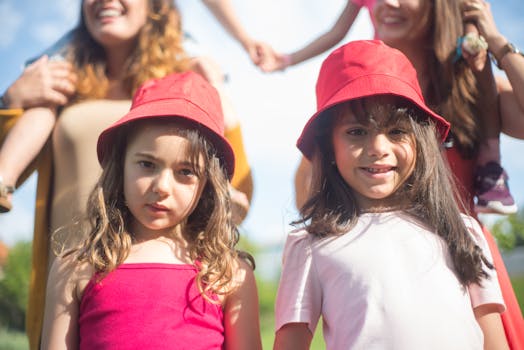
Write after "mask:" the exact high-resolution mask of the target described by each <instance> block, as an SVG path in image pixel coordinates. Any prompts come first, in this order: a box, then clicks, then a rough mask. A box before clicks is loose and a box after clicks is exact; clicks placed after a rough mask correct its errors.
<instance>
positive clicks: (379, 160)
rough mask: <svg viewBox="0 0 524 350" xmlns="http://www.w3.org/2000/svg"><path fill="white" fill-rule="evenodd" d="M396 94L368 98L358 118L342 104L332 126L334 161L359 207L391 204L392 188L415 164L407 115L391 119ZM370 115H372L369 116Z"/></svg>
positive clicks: (398, 183) (402, 179)
mask: <svg viewBox="0 0 524 350" xmlns="http://www.w3.org/2000/svg"><path fill="white" fill-rule="evenodd" d="M394 106H395V98H394V97H392V96H377V97H373V98H367V99H365V101H364V102H363V108H360V110H359V111H358V114H359V115H362V116H365V117H363V118H357V117H356V116H355V114H354V113H353V112H352V110H351V108H349V107H348V108H345V109H344V110H343V112H341V113H340V114H339V115H338V116H337V117H335V118H336V119H335V122H334V126H333V133H332V142H333V151H334V155H335V163H336V166H337V168H338V171H339V173H340V175H341V176H342V178H343V179H344V181H345V182H346V183H347V184H348V185H349V186H350V187H351V188H352V189H353V191H354V194H355V196H356V199H357V202H358V204H359V206H360V208H361V209H362V210H369V209H380V208H387V207H392V206H394V205H395V204H399V203H398V202H396V201H397V200H398V199H396V198H395V196H394V194H395V192H396V191H397V190H398V189H399V188H400V187H401V186H402V184H403V183H404V182H405V181H406V180H407V179H408V178H409V176H410V175H411V173H412V172H413V169H414V168H415V143H414V137H413V134H412V131H411V126H410V123H409V120H408V119H407V117H405V118H402V119H401V120H400V122H399V121H397V122H390V116H391V115H392V113H393V111H394V109H395V107H394ZM370 117H371V119H370Z"/></svg>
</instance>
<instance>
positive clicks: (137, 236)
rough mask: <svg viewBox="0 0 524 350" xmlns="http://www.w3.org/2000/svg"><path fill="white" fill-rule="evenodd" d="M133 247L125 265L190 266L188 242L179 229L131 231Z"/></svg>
mask: <svg viewBox="0 0 524 350" xmlns="http://www.w3.org/2000/svg"><path fill="white" fill-rule="evenodd" d="M131 236H132V237H133V245H132V247H131V251H130V253H129V256H128V257H127V258H126V260H125V263H154V262H157V263H169V264H192V263H193V261H192V260H191V258H190V255H189V248H188V242H187V241H186V239H185V238H184V237H183V235H182V232H181V230H180V227H178V226H177V227H176V228H174V229H172V230H169V231H163V230H162V231H160V230H158V231H155V230H136V231H133V232H132V234H131Z"/></svg>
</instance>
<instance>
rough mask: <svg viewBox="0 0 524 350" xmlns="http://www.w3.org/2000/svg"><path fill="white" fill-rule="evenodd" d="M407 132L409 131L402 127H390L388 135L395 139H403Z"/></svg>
mask: <svg viewBox="0 0 524 350" xmlns="http://www.w3.org/2000/svg"><path fill="white" fill-rule="evenodd" d="M408 134H409V132H408V131H407V130H405V129H402V128H396V129H391V130H390V131H389V135H391V137H393V138H395V139H404V138H405V137H407V136H408Z"/></svg>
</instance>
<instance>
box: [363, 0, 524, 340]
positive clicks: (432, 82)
mask: <svg viewBox="0 0 524 350" xmlns="http://www.w3.org/2000/svg"><path fill="white" fill-rule="evenodd" d="M460 3H461V2H459V1H455V0H431V1H430V0H409V1H408V0H396V1H394V0H378V1H377V3H376V5H375V7H374V10H373V14H374V18H375V25H376V34H377V37H378V38H380V39H382V40H383V41H384V42H385V43H386V44H388V45H390V46H393V47H395V48H397V49H399V50H401V51H402V52H403V53H404V54H405V55H406V56H407V57H408V58H409V59H410V61H411V62H412V63H413V65H414V67H415V68H416V70H417V74H418V79H419V82H420V85H421V88H422V93H423V95H424V98H425V100H426V101H427V102H428V104H429V106H430V107H431V108H432V109H433V110H435V111H437V112H439V113H440V114H441V115H443V116H444V117H445V118H446V119H447V120H448V121H449V122H451V134H452V138H453V139H452V142H453V145H452V147H451V148H448V149H447V152H446V153H447V156H448V160H449V163H450V166H451V169H452V171H453V173H454V175H455V177H456V179H457V180H458V183H459V187H462V189H463V193H464V197H463V199H464V201H465V202H466V203H467V204H468V205H469V206H470V208H471V209H472V208H473V196H474V193H475V164H476V157H477V154H478V151H479V147H480V144H481V143H482V142H483V140H484V138H485V137H486V136H485V135H486V134H487V133H488V131H487V130H485V128H483V126H482V125H481V123H480V122H479V120H481V115H480V113H494V115H493V114H492V118H496V114H497V113H498V112H500V121H501V130H502V131H503V132H504V133H506V134H508V135H510V136H513V137H517V138H524V57H523V56H522V55H521V54H518V53H516V52H515V50H513V48H512V47H511V46H509V45H508V44H509V41H508V39H506V38H505V37H504V36H503V35H502V34H501V33H500V32H499V31H498V29H497V27H496V25H495V22H494V20H493V16H492V14H491V10H490V6H489V4H488V3H486V2H485V1H483V0H467V1H464V2H463V3H462V6H460ZM461 7H462V8H461ZM392 18H394V19H397V20H395V21H391V19H392ZM398 19H402V20H398ZM463 21H471V22H473V23H474V24H476V26H477V28H478V30H479V33H480V34H481V35H482V36H483V37H484V38H485V40H486V42H487V44H488V50H489V51H490V53H491V54H492V55H494V57H495V58H496V59H497V62H498V65H499V67H500V68H501V69H503V70H504V71H505V73H506V75H507V78H508V79H505V78H502V77H496V82H495V83H493V86H491V84H492V79H493V78H492V73H491V71H490V69H491V67H490V64H489V61H488V62H485V63H486V67H485V69H488V70H489V71H488V72H486V70H482V71H478V70H477V69H474V68H470V66H471V67H472V66H473V64H471V65H468V64H467V62H465V61H463V62H462V63H461V62H458V64H455V62H454V58H455V56H456V47H457V44H456V43H457V38H459V37H461V36H462V35H463ZM474 59H475V58H474ZM477 59H478V58H477ZM487 59H488V58H487V56H484V60H487ZM490 76H491V79H490ZM495 84H496V85H495ZM490 89H493V90H494V91H493V90H490ZM491 93H493V97H491V98H490V94H491ZM497 101H498V102H499V106H500V107H499V110H497V108H495V109H493V108H490V106H489V105H487V104H488V103H490V104H491V106H497ZM471 212H473V211H471ZM484 233H485V235H486V238H487V239H488V241H489V242H490V248H491V250H492V254H493V256H494V259H495V266H496V268H497V271H498V276H499V282H500V284H501V288H502V291H503V296H504V299H505V303H506V306H507V308H508V311H507V312H505V313H503V314H502V320H503V323H504V327H505V331H506V336H507V337H508V342H509V344H510V346H511V347H512V348H513V349H522V348H524V335H523V333H522V330H523V329H524V321H523V320H522V313H521V311H520V308H519V305H518V303H517V301H516V298H515V294H514V292H513V289H512V287H511V282H510V281H509V277H508V275H507V272H506V271H505V267H504V263H503V261H502V259H501V257H500V253H499V251H498V248H497V246H496V244H495V241H494V239H493V237H492V235H491V234H490V233H489V232H488V231H487V230H486V229H484Z"/></svg>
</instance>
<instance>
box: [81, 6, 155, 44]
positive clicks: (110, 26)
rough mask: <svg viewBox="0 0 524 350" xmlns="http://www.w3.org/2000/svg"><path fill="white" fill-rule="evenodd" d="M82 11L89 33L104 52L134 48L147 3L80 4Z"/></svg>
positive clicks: (144, 20)
mask: <svg viewBox="0 0 524 350" xmlns="http://www.w3.org/2000/svg"><path fill="white" fill-rule="evenodd" d="M82 11H83V14H84V17H85V22H86V26H87V29H88V30H89V33H91V35H92V36H93V38H94V39H95V40H96V41H97V42H98V43H99V44H100V45H102V46H103V47H104V48H106V49H108V48H119V49H122V48H126V46H131V45H134V40H135V38H136V37H137V35H138V33H139V32H140V29H142V27H143V26H144V25H145V24H146V22H147V15H148V13H149V9H148V0H84V2H83V5H82Z"/></svg>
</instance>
